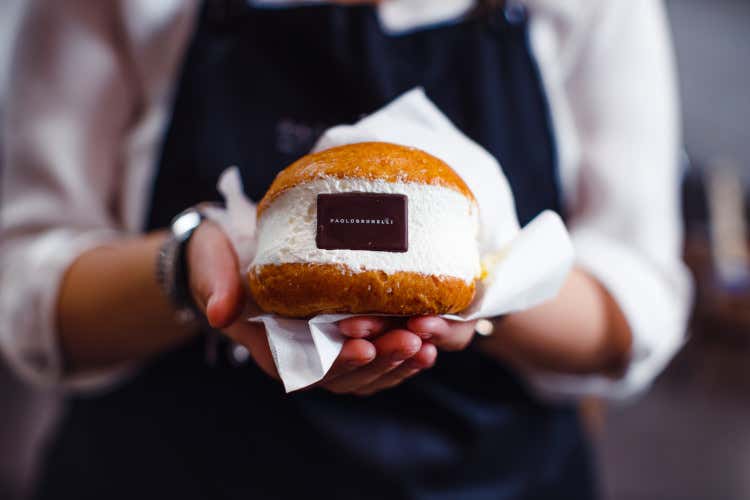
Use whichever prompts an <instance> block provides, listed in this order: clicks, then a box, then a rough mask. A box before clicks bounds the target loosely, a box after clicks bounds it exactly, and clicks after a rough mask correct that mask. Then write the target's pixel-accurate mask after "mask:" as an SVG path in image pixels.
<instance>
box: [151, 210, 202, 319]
mask: <svg viewBox="0 0 750 500" xmlns="http://www.w3.org/2000/svg"><path fill="white" fill-rule="evenodd" d="M204 220H205V216H204V215H203V212H202V211H201V209H200V208H198V207H194V208H189V209H187V210H185V211H183V212H182V213H180V214H178V215H177V216H176V217H175V218H174V219H173V220H172V224H171V225H170V228H169V230H168V232H167V236H166V238H165V239H164V240H163V242H162V244H161V246H160V248H159V252H158V254H157V258H156V281H157V283H159V286H160V288H161V290H162V292H163V294H164V295H165V296H166V297H167V299H168V300H169V302H170V304H171V305H172V307H173V309H174V311H175V319H176V320H177V321H178V322H179V323H181V324H195V323H196V322H197V321H198V320H199V319H200V318H201V317H202V316H203V311H201V310H200V308H199V307H198V306H197V305H196V303H195V301H194V300H193V296H192V293H191V291H190V279H189V276H190V271H189V265H188V252H187V250H188V245H189V243H190V241H191V240H192V237H193V235H194V233H195V232H196V230H197V229H198V227H199V226H200V225H201V224H202V223H203V221H204Z"/></svg>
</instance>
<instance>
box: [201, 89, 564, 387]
mask: <svg viewBox="0 0 750 500" xmlns="http://www.w3.org/2000/svg"><path fill="white" fill-rule="evenodd" d="M365 141H383V142H392V143H397V144H403V145H406V146H412V147H416V148H419V149H422V150H424V151H427V152H428V153H430V154H432V155H434V156H436V157H438V158H440V159H442V160H443V161H445V162H446V163H447V164H448V165H450V166H451V167H452V168H453V169H454V170H455V171H456V172H457V173H458V174H459V175H461V177H462V178H463V179H464V181H465V182H466V183H467V185H468V186H469V188H471V190H472V191H473V193H474V195H475V197H476V199H477V202H478V205H479V218H480V234H479V245H480V252H481V255H482V260H483V264H484V267H486V269H487V276H486V278H485V279H483V280H482V281H481V282H480V283H479V284H478V287H477V294H476V297H475V298H474V301H473V302H472V304H471V305H470V306H469V307H468V308H467V309H466V310H465V311H463V312H462V313H461V314H459V315H445V316H444V317H445V318H449V319H452V320H456V321H470V320H475V319H480V318H491V317H495V316H499V315H502V314H507V313H511V312H514V311H520V310H523V309H527V308H530V307H533V306H535V305H538V304H541V303H542V302H545V301H547V300H549V299H551V298H553V297H554V296H555V295H556V294H557V292H558V291H559V289H560V287H561V286H562V283H563V281H564V280H565V277H566V275H567V274H568V272H569V271H570V268H571V267H572V264H573V257H574V256H573V246H572V244H571V242H570V238H569V236H568V232H567V230H566V229H565V225H564V224H563V222H562V220H561V219H560V217H559V216H558V215H557V214H556V213H554V212H551V211H545V212H542V213H541V214H539V215H538V216H537V217H536V218H535V219H534V220H532V221H531V222H530V223H529V224H528V225H526V227H524V228H523V229H521V228H520V227H519V224H518V219H517V216H516V211H515V205H514V201H513V194H512V193H511V190H510V186H509V184H508V181H507V179H506V178H505V176H504V175H503V173H502V169H501V167H500V165H499V164H498V162H497V160H496V159H495V158H494V157H493V156H492V155H491V154H490V153H488V152H487V151H486V150H485V149H483V148H482V147H481V146H479V145H478V144H477V143H475V142H473V141H472V140H471V139H469V138H468V137H466V136H465V135H464V134H463V133H462V132H461V131H459V130H458V129H457V128H456V127H455V126H454V125H453V124H452V123H451V122H450V121H449V120H448V118H446V117H445V115H443V114H442V113H441V112H440V110H438V108H437V107H436V106H435V105H434V104H433V103H432V102H431V101H430V100H429V99H428V98H427V96H426V95H425V94H424V92H423V90H422V89H421V88H416V89H413V90H411V91H409V92H407V93H406V94H404V95H402V96H401V97H399V98H397V99H396V100H394V101H393V102H391V103H390V104H388V105H387V106H385V107H384V108H382V109H381V110H380V111H377V112H376V113H374V114H372V115H370V116H368V117H365V118H363V119H362V120H360V121H359V122H357V123H356V124H354V125H340V126H337V127H333V128H331V129H329V130H328V131H326V132H325V134H323V136H322V137H321V138H320V140H319V141H318V143H317V144H316V145H315V147H314V148H313V152H317V151H321V150H324V149H328V148H331V147H334V146H340V145H343V144H352V143H356V142H365ZM218 187H219V191H220V192H221V193H222V195H223V196H224V199H225V201H226V209H225V210H222V209H213V210H211V211H210V212H209V213H208V215H209V217H210V218H212V219H213V220H215V221H216V222H217V223H219V225H220V226H221V227H222V228H223V229H224V231H225V232H226V233H227V235H228V236H229V238H230V240H231V241H232V243H233V244H234V246H235V249H236V250H237V255H238V256H239V260H240V265H241V268H242V269H243V270H244V269H247V268H248V266H249V264H250V262H251V261H252V258H253V255H254V251H255V244H256V241H255V206H254V205H253V203H252V202H250V201H249V200H248V199H247V198H246V197H245V195H244V193H243V191H242V183H241V180H240V176H239V172H238V170H237V169H236V168H230V169H228V170H227V171H226V172H224V174H222V176H221V178H220V179H219V186H218ZM351 316H353V315H351V314H321V315H318V316H315V317H314V318H312V319H309V320H300V319H290V318H283V317H279V316H276V315H273V314H260V315H257V316H253V317H251V318H249V321H256V322H262V323H263V324H264V325H265V327H266V334H267V335H268V343H269V346H270V347H271V351H272V353H273V358H274V361H275V363H276V368H277V369H278V372H279V375H280V376H281V380H282V381H283V383H284V388H285V389H286V391H287V392H292V391H296V390H298V389H301V388H303V387H307V386H309V385H311V384H314V383H315V382H318V381H319V380H321V379H322V378H323V377H324V376H325V374H326V373H327V372H328V370H329V369H330V368H331V365H332V364H333V362H334V360H335V359H336V357H337V356H338V354H339V352H340V351H341V347H342V346H343V343H344V340H345V339H344V338H343V336H342V335H341V334H340V333H339V332H338V328H337V326H336V323H337V322H338V321H340V320H341V319H344V318H347V317H351Z"/></svg>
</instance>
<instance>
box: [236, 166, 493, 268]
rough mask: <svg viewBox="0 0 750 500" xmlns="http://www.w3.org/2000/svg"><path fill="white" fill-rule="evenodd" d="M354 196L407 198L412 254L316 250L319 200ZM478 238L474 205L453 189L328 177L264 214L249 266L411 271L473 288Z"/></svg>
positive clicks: (284, 195) (281, 199)
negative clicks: (309, 265)
mask: <svg viewBox="0 0 750 500" xmlns="http://www.w3.org/2000/svg"><path fill="white" fill-rule="evenodd" d="M353 191H360V192H369V193H385V194H404V195H406V196H407V197H408V214H409V246H408V251H406V252H381V251H372V250H323V249H320V248H318V247H317V246H316V244H315V237H316V231H317V196H318V194H321V193H346V192H353ZM478 232H479V217H478V208H477V206H476V204H475V203H474V202H473V201H471V200H469V199H468V198H466V197H465V196H464V195H462V194H461V193H459V192H457V191H454V190H452V189H449V188H446V187H442V186H437V185H431V184H419V183H401V182H396V183H390V182H385V181H382V180H374V181H373V180H367V179H361V178H347V179H338V178H333V177H324V178H319V179H315V180H313V181H311V182H308V183H303V184H298V185H297V186H294V187H293V188H290V189H288V190H287V191H285V192H284V193H282V194H281V195H279V197H278V198H276V199H275V200H274V201H273V202H272V203H271V204H270V205H269V207H268V208H267V209H266V210H265V211H264V212H263V214H262V215H261V217H260V220H259V221H258V248H257V253H256V255H255V259H254V260H253V263H252V264H251V266H261V265H266V264H286V263H312V264H339V265H344V266H346V267H348V268H349V269H350V270H352V271H354V272H359V271H364V270H380V271H385V272H386V273H389V274H392V273H395V272H399V271H407V272H416V273H420V274H429V275H441V276H451V277H455V278H460V279H462V280H464V281H466V282H471V281H473V280H474V279H475V278H476V277H478V276H479V273H480V263H479V251H478V248H477V235H478Z"/></svg>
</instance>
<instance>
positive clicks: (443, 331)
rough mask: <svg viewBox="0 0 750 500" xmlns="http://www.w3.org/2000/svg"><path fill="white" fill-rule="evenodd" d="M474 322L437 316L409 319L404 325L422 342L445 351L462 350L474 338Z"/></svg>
mask: <svg viewBox="0 0 750 500" xmlns="http://www.w3.org/2000/svg"><path fill="white" fill-rule="evenodd" d="M475 324H476V321H466V322H464V321H451V320H447V319H443V318H440V317H438V316H419V317H414V318H409V320H408V321H407V323H406V325H407V328H409V330H411V331H413V332H414V333H416V334H417V335H419V337H420V338H421V339H422V340H429V341H430V343H433V344H435V345H436V346H437V347H438V348H440V349H443V350H445V351H457V350H461V349H464V348H465V347H466V346H467V345H468V344H469V342H471V339H472V338H473V337H474V326H475Z"/></svg>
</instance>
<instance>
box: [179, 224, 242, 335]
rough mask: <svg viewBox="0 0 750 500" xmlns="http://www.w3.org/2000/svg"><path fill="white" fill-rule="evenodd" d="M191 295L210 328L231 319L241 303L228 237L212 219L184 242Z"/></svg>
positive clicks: (239, 285)
mask: <svg viewBox="0 0 750 500" xmlns="http://www.w3.org/2000/svg"><path fill="white" fill-rule="evenodd" d="M187 262H188V272H189V273H190V275H189V281H190V288H191V290H192V291H193V298H194V299H195V301H196V303H197V304H198V306H199V307H201V308H202V309H203V310H204V311H205V313H206V318H207V319H208V322H209V323H210V324H211V326H212V327H214V328H224V327H226V326H228V325H230V324H231V323H232V322H234V320H235V319H237V317H238V316H239V314H240V312H241V311H242V307H243V305H244V295H245V293H244V289H243V287H242V281H241V278H240V273H239V263H238V262H237V255H236V254H235V252H234V249H233V248H232V245H231V243H230V241H229V238H227V237H226V235H225V234H224V232H223V231H222V230H221V229H219V227H218V226H216V225H215V224H214V223H212V222H208V221H207V222H204V223H202V224H201V225H200V227H199V228H198V229H197V230H196V231H195V234H193V237H192V238H191V239H190V242H189V243H188V246H187Z"/></svg>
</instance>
